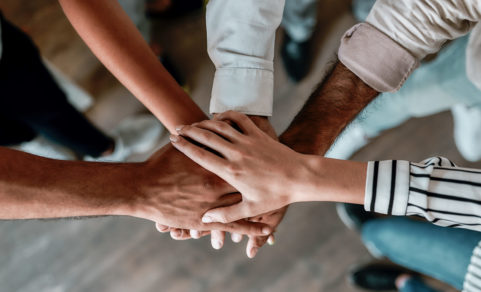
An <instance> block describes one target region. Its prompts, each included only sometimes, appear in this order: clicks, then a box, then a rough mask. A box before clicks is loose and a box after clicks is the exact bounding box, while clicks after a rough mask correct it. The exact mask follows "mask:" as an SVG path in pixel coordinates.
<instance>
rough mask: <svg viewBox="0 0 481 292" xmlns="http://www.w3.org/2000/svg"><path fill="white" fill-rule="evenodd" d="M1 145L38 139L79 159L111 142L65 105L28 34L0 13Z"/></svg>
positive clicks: (106, 146)
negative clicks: (0, 39) (0, 53)
mask: <svg viewBox="0 0 481 292" xmlns="http://www.w3.org/2000/svg"><path fill="white" fill-rule="evenodd" d="M0 21H1V30H2V34H1V36H2V44H3V53H2V56H1V59H0V145H2V146H11V145H15V144H19V143H22V142H26V141H30V140H32V139H33V138H35V137H36V136H37V135H39V134H40V135H43V136H45V137H46V138H47V139H50V140H52V141H53V142H56V143H58V144H61V145H63V146H66V147H67V148H69V149H71V150H73V151H74V152H75V153H76V154H77V155H80V156H84V155H90V156H93V157H98V156H100V154H101V153H103V152H104V151H106V150H107V149H109V147H111V146H112V145H113V140H112V139H111V138H110V137H108V136H106V135H105V134H103V133H102V132H101V131H99V130H98V129H97V128H96V127H95V126H94V125H92V124H91V123H90V122H89V121H88V120H87V119H86V118H85V117H84V116H83V114H81V113H79V112H78V111H77V110H76V109H75V108H74V107H73V106H72V105H71V104H70V103H69V102H68V101H67V98H66V96H65V93H64V92H63V91H62V90H61V89H60V87H59V86H58V85H57V83H56V82H55V80H54V79H53V77H52V76H51V74H50V72H49V71H48V70H47V68H46V67H45V65H44V64H43V63H42V60H41V57H40V54H39V51H38V49H37V48H36V46H35V44H34V43H33V42H32V40H31V39H30V37H29V36H27V35H26V34H25V33H24V32H22V31H21V30H20V29H18V28H17V27H15V26H14V25H13V24H11V23H10V22H8V21H7V20H6V19H5V18H4V17H3V15H1V13H0Z"/></svg>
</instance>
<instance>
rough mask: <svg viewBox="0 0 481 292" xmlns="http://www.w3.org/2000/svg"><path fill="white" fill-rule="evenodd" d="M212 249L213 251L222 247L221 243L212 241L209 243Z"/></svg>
mask: <svg viewBox="0 0 481 292" xmlns="http://www.w3.org/2000/svg"><path fill="white" fill-rule="evenodd" d="M211 244H212V247H213V248H214V249H220V248H221V247H222V243H221V242H220V241H219V240H215V239H214V240H212V241H211Z"/></svg>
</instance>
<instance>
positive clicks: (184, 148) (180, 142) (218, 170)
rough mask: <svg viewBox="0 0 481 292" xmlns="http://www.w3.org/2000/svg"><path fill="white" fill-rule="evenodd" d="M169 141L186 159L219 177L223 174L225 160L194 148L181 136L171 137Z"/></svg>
mask: <svg viewBox="0 0 481 292" xmlns="http://www.w3.org/2000/svg"><path fill="white" fill-rule="evenodd" d="M170 141H171V143H172V145H173V146H174V147H175V148H176V149H177V150H179V151H180V152H182V153H184V154H185V155H186V156H187V157H189V158H190V159H192V160H193V161H194V162H195V163H197V164H199V165H200V166H202V167H203V168H205V169H207V170H208V171H210V172H213V173H215V174H217V175H219V176H220V177H222V176H221V174H222V173H223V171H222V170H223V169H224V168H225V167H226V166H227V164H228V163H227V161H226V160H225V159H222V158H220V157H219V156H217V155H215V154H213V153H211V152H209V151H207V150H205V149H203V148H201V147H199V146H196V145H194V144H192V143H190V142H189V141H187V140H186V139H184V138H182V137H181V136H176V135H171V136H170Z"/></svg>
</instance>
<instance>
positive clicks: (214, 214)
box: [202, 201, 257, 223]
mask: <svg viewBox="0 0 481 292" xmlns="http://www.w3.org/2000/svg"><path fill="white" fill-rule="evenodd" d="M252 211H253V210H251V208H250V204H249V203H246V202H244V201H242V202H240V203H237V204H234V205H231V206H227V207H220V208H216V209H212V210H209V211H207V212H206V213H205V214H204V216H202V222H204V223H213V222H220V223H230V222H234V221H237V220H240V219H244V218H248V217H252V216H255V215H257V214H252V213H253V212H252Z"/></svg>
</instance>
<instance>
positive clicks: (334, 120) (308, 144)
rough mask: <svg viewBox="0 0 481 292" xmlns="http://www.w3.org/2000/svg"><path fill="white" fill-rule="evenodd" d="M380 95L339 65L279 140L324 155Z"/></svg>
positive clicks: (329, 74) (336, 64) (299, 149)
mask: <svg viewBox="0 0 481 292" xmlns="http://www.w3.org/2000/svg"><path fill="white" fill-rule="evenodd" d="M378 94H379V92H377V91H376V90H374V89H372V88H371V87H370V86H369V85H367V84H366V83H364V82H363V81H362V80H361V79H359V78H358V77H357V76H356V75H355V74H354V73H352V72H351V71H350V70H349V69H348V68H346V67H345V66H344V65H343V64H342V63H341V62H339V61H337V62H336V63H335V65H334V67H333V68H332V69H331V70H330V71H329V73H328V74H327V76H326V77H325V78H324V80H323V81H322V82H321V83H320V84H319V86H318V87H317V89H316V90H314V92H313V93H312V95H311V96H310V97H309V99H308V101H307V102H306V104H305V105H304V107H303V108H302V110H301V111H300V112H299V113H298V114H297V116H296V117H295V119H294V120H293V122H292V123H291V125H290V126H289V128H288V129H287V130H286V131H285V132H284V133H283V134H282V135H281V136H280V137H279V140H280V141H281V142H282V143H284V144H286V145H287V146H289V147H291V148H292V149H294V150H295V151H297V152H300V153H304V154H317V155H324V154H325V153H326V151H327V150H329V147H331V145H332V143H334V141H335V139H336V137H337V136H339V134H340V133H341V132H342V131H343V130H344V129H345V128H346V126H347V125H348V124H349V123H350V122H351V121H352V120H353V119H354V118H355V117H356V115H357V114H359V113H360V112H361V111H362V109H363V108H364V107H366V106H367V105H368V104H369V103H370V102H371V101H372V100H373V99H374V98H375V97H376V96H377V95H378Z"/></svg>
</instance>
